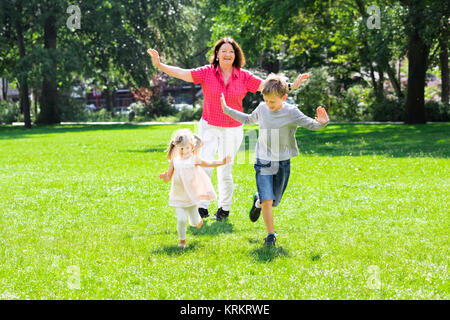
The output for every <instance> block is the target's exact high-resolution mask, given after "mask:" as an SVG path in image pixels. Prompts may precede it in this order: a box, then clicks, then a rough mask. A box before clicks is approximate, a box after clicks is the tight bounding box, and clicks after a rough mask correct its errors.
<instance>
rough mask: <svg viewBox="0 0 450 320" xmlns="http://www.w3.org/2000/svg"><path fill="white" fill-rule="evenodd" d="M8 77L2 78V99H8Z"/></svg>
mask: <svg viewBox="0 0 450 320" xmlns="http://www.w3.org/2000/svg"><path fill="white" fill-rule="evenodd" d="M8 86H9V83H8V79H6V78H2V94H3V100H5V101H6V100H8Z"/></svg>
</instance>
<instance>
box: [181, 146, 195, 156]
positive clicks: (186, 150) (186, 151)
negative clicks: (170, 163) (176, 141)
mask: <svg viewBox="0 0 450 320" xmlns="http://www.w3.org/2000/svg"><path fill="white" fill-rule="evenodd" d="M193 150H194V146H193V145H192V144H190V143H188V144H186V145H184V146H183V147H178V151H179V152H180V158H186V157H188V156H190V155H192V152H193Z"/></svg>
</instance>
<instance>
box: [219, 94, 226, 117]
mask: <svg viewBox="0 0 450 320" xmlns="http://www.w3.org/2000/svg"><path fill="white" fill-rule="evenodd" d="M220 104H221V105H222V111H223V112H225V107H226V106H227V103H226V101H225V96H224V95H223V93H222V96H221V97H220Z"/></svg>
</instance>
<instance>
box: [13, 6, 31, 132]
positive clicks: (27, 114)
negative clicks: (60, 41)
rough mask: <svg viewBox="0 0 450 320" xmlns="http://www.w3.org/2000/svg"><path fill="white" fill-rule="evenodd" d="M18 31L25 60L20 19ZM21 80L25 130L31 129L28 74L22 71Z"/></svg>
mask: <svg viewBox="0 0 450 320" xmlns="http://www.w3.org/2000/svg"><path fill="white" fill-rule="evenodd" d="M16 8H17V12H20V13H22V4H21V3H20V2H18V3H17V6H16ZM16 31H17V45H18V47H19V56H20V59H21V60H23V59H24V58H25V43H24V39H23V27H22V21H21V20H20V17H18V19H17V20H16ZM18 80H19V97H20V109H21V110H22V112H23V118H24V122H25V129H31V117H30V97H29V96H28V79H27V73H26V72H25V71H24V70H21V71H20V73H19V75H18Z"/></svg>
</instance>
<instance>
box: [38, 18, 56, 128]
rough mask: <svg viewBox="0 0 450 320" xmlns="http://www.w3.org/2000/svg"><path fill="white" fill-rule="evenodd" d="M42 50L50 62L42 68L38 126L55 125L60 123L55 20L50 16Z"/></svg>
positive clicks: (47, 19)
mask: <svg viewBox="0 0 450 320" xmlns="http://www.w3.org/2000/svg"><path fill="white" fill-rule="evenodd" d="M44 48H45V49H46V51H47V57H48V58H49V59H51V60H52V63H51V64H50V66H49V67H45V66H44V68H43V70H44V80H43V81H42V92H41V112H40V113H39V117H38V122H39V123H40V124H56V123H59V122H60V117H59V112H58V88H57V82H56V67H57V65H56V18H55V16H54V15H53V14H50V15H49V16H48V17H47V18H46V19H45V21H44Z"/></svg>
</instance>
